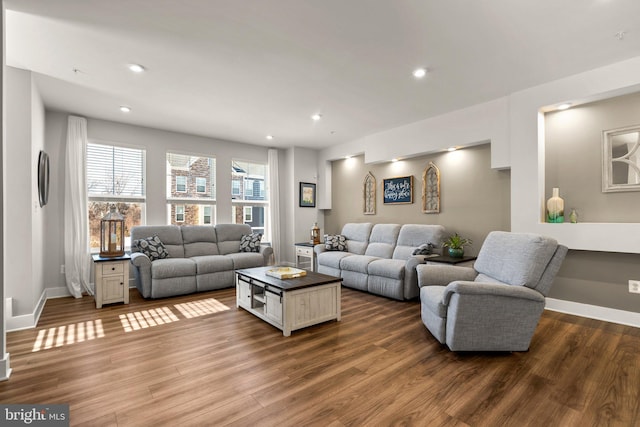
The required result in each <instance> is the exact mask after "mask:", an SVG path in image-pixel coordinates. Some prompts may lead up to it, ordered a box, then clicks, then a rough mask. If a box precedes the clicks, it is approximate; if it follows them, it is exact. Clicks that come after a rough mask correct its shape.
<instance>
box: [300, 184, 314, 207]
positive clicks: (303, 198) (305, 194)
mask: <svg viewBox="0 0 640 427" xmlns="http://www.w3.org/2000/svg"><path fill="white" fill-rule="evenodd" d="M299 200H300V207H301V208H315V207H316V185H315V184H313V183H311V182H301V183H300V196H299Z"/></svg>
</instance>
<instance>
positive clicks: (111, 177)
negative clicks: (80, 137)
mask: <svg viewBox="0 0 640 427" xmlns="http://www.w3.org/2000/svg"><path fill="white" fill-rule="evenodd" d="M144 174H145V150H141V149H137V148H127V147H118V146H113V145H103V144H93V143H89V144H87V191H88V194H89V199H90V200H91V199H93V198H97V199H100V200H106V199H111V198H113V199H117V200H129V201H144V199H145V185H144Z"/></svg>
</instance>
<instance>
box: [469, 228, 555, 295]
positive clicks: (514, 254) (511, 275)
mask: <svg viewBox="0 0 640 427" xmlns="http://www.w3.org/2000/svg"><path fill="white" fill-rule="evenodd" d="M557 246H558V243H557V242H556V241H555V240H554V239H551V238H549V237H543V236H539V235H536V234H529V233H507V232H504V231H492V232H491V233H489V235H488V236H487V238H486V239H485V241H484V243H483V244H482V248H480V253H479V254H478V259H477V260H476V262H475V264H474V268H475V269H476V271H477V272H478V273H481V274H482V275H483V276H489V277H493V278H494V279H496V280H498V281H500V282H503V283H507V284H509V285H520V286H527V287H532V286H535V285H536V284H537V283H538V282H539V281H540V277H541V276H542V273H543V272H544V271H545V269H546V268H547V264H549V261H550V260H551V258H552V257H553V255H554V254H555V251H556V248H557ZM516 248H517V249H516ZM477 280H480V278H478V279H477Z"/></svg>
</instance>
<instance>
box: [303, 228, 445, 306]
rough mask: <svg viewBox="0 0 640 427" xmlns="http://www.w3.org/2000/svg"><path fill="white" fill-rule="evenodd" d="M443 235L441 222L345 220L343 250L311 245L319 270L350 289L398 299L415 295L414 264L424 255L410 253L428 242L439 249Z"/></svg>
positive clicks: (414, 296) (417, 291) (420, 262)
mask: <svg viewBox="0 0 640 427" xmlns="http://www.w3.org/2000/svg"><path fill="white" fill-rule="evenodd" d="M443 234H444V227H443V226H441V225H427V224H405V225H399V224H375V225H374V224H371V223H348V224H345V225H344V227H343V228H342V232H341V233H340V235H341V236H344V240H345V241H346V248H345V249H346V250H344V251H341V250H328V249H327V245H325V244H319V245H316V246H315V247H314V251H315V252H316V258H317V262H318V272H319V273H324V274H329V275H332V276H337V277H341V278H342V284H343V285H344V286H347V287H349V288H354V289H359V290H361V291H366V292H370V293H373V294H377V295H382V296H385V297H389V298H394V299H397V300H405V299H412V298H416V297H417V296H418V295H419V288H418V279H417V276H416V266H417V265H418V264H422V263H424V261H425V257H424V255H413V253H414V252H415V251H416V249H417V248H418V247H420V246H421V245H426V244H429V243H431V244H432V245H433V247H434V248H435V249H434V252H439V251H440V250H441V249H440V248H441V245H442V238H443Z"/></svg>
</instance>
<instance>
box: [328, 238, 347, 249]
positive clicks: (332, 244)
mask: <svg viewBox="0 0 640 427" xmlns="http://www.w3.org/2000/svg"><path fill="white" fill-rule="evenodd" d="M324 247H325V249H326V250H328V251H346V250H347V238H346V237H345V236H343V235H342V234H336V235H332V234H325V235H324Z"/></svg>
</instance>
